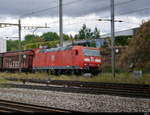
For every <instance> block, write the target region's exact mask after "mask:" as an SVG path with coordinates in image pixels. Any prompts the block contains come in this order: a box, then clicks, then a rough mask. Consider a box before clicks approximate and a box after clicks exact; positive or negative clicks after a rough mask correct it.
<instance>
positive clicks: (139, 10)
mask: <svg viewBox="0 0 150 115" xmlns="http://www.w3.org/2000/svg"><path fill="white" fill-rule="evenodd" d="M145 10H150V7H148V8H143V9H137V10H133V11H129V12H124V13H120V14H118V15H116V16H122V15H125V14H131V13H135V12H141V11H145Z"/></svg>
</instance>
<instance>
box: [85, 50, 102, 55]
mask: <svg viewBox="0 0 150 115" xmlns="http://www.w3.org/2000/svg"><path fill="white" fill-rule="evenodd" d="M83 52H84V55H85V56H100V51H99V50H91V49H83Z"/></svg>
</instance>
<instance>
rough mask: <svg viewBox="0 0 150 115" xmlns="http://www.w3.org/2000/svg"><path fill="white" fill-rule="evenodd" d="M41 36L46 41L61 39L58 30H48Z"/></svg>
mask: <svg viewBox="0 0 150 115" xmlns="http://www.w3.org/2000/svg"><path fill="white" fill-rule="evenodd" d="M41 37H42V38H44V39H45V41H54V40H59V36H58V34H57V33H56V32H47V33H44V34H43V35H42V36H41Z"/></svg>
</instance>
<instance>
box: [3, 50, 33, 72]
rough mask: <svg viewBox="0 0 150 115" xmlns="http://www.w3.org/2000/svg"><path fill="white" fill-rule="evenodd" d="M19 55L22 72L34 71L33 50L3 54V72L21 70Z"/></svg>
mask: <svg viewBox="0 0 150 115" xmlns="http://www.w3.org/2000/svg"><path fill="white" fill-rule="evenodd" d="M19 53H20V55H21V69H22V71H30V70H32V61H33V54H34V52H33V51H32V50H25V51H21V52H19V51H16V52H7V53H4V54H3V70H8V71H17V70H18V69H19Z"/></svg>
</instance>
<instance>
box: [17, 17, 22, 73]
mask: <svg viewBox="0 0 150 115" xmlns="http://www.w3.org/2000/svg"><path fill="white" fill-rule="evenodd" d="M18 35H19V72H20V73H21V20H20V19H19V20H18Z"/></svg>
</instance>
